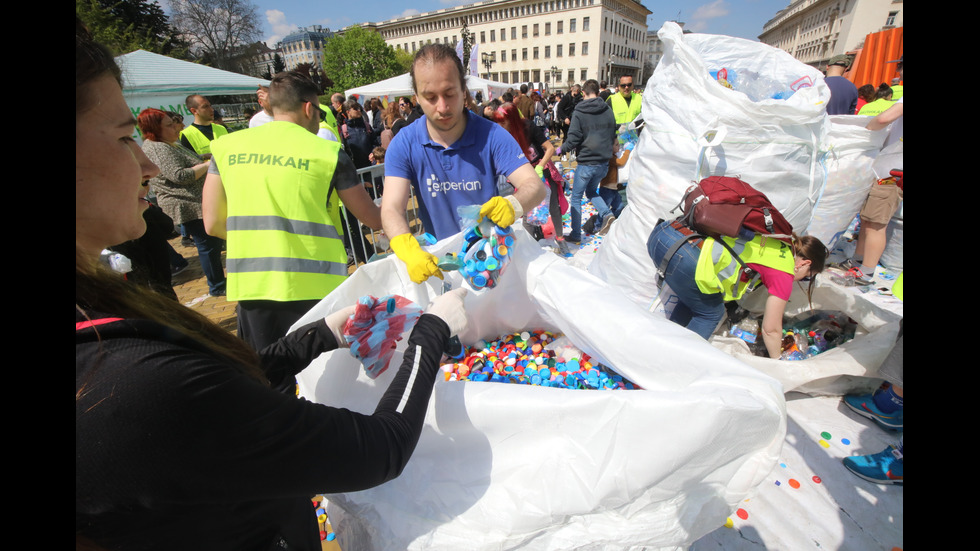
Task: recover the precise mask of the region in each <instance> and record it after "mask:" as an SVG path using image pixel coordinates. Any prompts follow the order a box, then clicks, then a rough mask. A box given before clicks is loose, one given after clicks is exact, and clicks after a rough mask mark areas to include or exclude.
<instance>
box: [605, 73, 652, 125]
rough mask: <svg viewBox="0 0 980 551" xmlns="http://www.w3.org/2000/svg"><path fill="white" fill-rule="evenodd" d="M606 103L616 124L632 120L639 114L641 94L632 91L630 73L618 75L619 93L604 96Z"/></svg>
mask: <svg viewBox="0 0 980 551" xmlns="http://www.w3.org/2000/svg"><path fill="white" fill-rule="evenodd" d="M606 103H608V104H609V107H612V110H613V115H615V116H616V124H629V123H631V122H633V119H635V118H636V117H638V116H639V115H640V111H641V108H642V104H643V98H642V96H640V94H638V93H637V92H634V91H633V77H632V76H630V75H623V76H621V77H619V93H618V94H612V95H610V96H609V97H608V98H606Z"/></svg>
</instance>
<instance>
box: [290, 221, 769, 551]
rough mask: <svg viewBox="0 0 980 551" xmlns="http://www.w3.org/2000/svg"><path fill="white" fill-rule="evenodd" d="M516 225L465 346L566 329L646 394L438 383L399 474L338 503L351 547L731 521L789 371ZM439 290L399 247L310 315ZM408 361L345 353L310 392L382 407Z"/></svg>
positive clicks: (310, 374)
mask: <svg viewBox="0 0 980 551" xmlns="http://www.w3.org/2000/svg"><path fill="white" fill-rule="evenodd" d="M515 234H516V236H517V244H516V245H515V247H514V251H513V257H512V259H511V264H510V266H509V269H508V270H507V271H506V272H505V273H504V274H503V275H502V276H501V277H500V280H499V282H498V285H497V287H496V288H494V289H489V290H479V291H471V292H470V293H469V294H468V295H467V297H466V309H467V315H468V317H469V319H470V327H469V329H468V330H467V331H466V333H465V334H462V335H460V338H461V340H462V342H463V343H464V344H467V343H472V342H475V341H476V340H478V339H479V338H484V337H485V338H491V337H497V336H500V335H503V334H507V333H510V332H513V331H516V330H524V329H528V328H543V329H549V330H552V331H559V332H562V333H564V334H565V335H566V336H567V337H568V338H569V340H570V341H571V342H572V343H573V344H574V345H575V346H576V347H578V348H579V349H581V350H583V351H585V352H587V353H588V354H590V355H591V356H593V357H594V358H596V359H597V360H598V361H600V362H602V363H603V364H605V365H609V366H612V367H613V368H615V369H616V370H617V371H618V372H619V373H621V374H622V375H623V376H625V377H627V378H629V379H630V380H631V381H634V382H635V383H637V384H639V385H640V386H642V387H643V388H644V390H633V391H625V390H624V391H591V390H581V391H578V390H567V389H556V388H544V387H534V386H525V385H508V384H502V383H475V382H446V381H441V380H440V381H437V383H436V385H435V389H434V393H433V397H432V400H431V401H430V404H429V411H428V414H427V417H426V426H425V428H424V429H423V432H422V436H421V439H420V441H419V444H418V447H417V448H416V450H415V453H414V455H413V457H412V459H411V460H410V461H409V463H408V465H407V467H406V469H405V471H404V472H403V473H402V475H401V476H400V477H399V478H397V479H395V480H392V481H390V482H388V483H386V484H383V485H381V486H379V487H376V488H373V489H370V490H365V491H360V492H350V493H345V494H335V495H329V496H327V497H328V500H329V501H330V504H331V505H330V508H329V509H328V514H329V517H330V520H331V523H332V526H333V528H334V530H335V531H337V533H338V541H339V542H340V545H341V547H342V548H343V549H344V551H356V550H360V549H392V550H396V549H397V550H404V549H426V550H430V549H446V550H454V551H455V550H458V549H467V550H474V549H510V548H516V547H521V548H525V549H547V550H551V549H623V548H630V547H643V548H645V549H656V548H676V547H684V546H687V545H689V544H690V543H691V542H693V541H694V540H696V539H698V538H699V537H701V536H702V535H704V534H706V533H708V532H710V531H712V530H715V529H716V528H718V527H719V526H721V525H722V524H723V523H724V522H725V519H726V517H727V516H728V515H730V514H731V513H732V511H733V510H734V508H735V507H736V506H737V504H738V503H740V502H741V501H742V500H744V499H745V498H746V497H748V496H749V495H750V494H751V493H752V491H753V489H754V488H755V487H756V486H757V485H758V484H759V483H760V482H761V481H762V480H763V479H764V478H765V477H766V475H767V474H768V473H769V471H770V470H771V469H772V468H773V467H774V465H775V461H776V459H777V457H778V453H779V450H780V448H781V446H782V441H783V437H784V434H785V430H786V425H785V402H784V400H783V396H782V391H781V389H780V388H779V385H778V383H777V382H776V381H775V380H773V379H771V378H770V377H768V376H766V375H763V374H762V373H760V372H758V371H757V370H754V369H752V368H750V367H748V366H746V365H745V364H743V363H741V362H739V361H738V360H736V359H734V358H732V357H731V356H729V355H727V354H724V353H722V352H721V351H719V350H717V349H715V348H714V347H712V346H711V345H710V344H708V343H707V342H706V341H704V340H702V339H700V338H699V337H697V336H696V335H694V334H693V333H691V332H690V331H687V330H685V329H683V328H681V327H679V326H677V325H675V324H673V323H670V322H668V321H666V320H663V319H659V318H657V317H656V316H654V315H652V314H650V313H649V312H646V311H644V310H643V309H642V308H640V307H639V306H637V305H636V304H635V303H633V302H631V301H630V300H628V299H626V298H625V297H623V296H622V294H621V293H619V292H618V291H616V290H615V289H612V288H610V287H609V286H608V285H606V284H604V283H603V282H601V281H599V280H598V279H596V278H595V277H593V276H590V275H589V274H588V273H587V272H585V271H583V270H580V269H577V268H574V267H572V266H570V265H569V264H568V263H566V262H565V261H564V260H562V259H560V258H559V257H557V256H555V255H553V254H549V253H545V252H543V251H542V250H541V248H540V247H539V246H538V245H537V244H536V243H535V242H534V240H533V239H532V238H531V237H530V236H529V235H528V234H527V233H526V232H525V231H523V229H520V228H517V229H515ZM461 240H462V236H461V235H457V236H454V237H452V238H449V239H446V240H444V241H441V242H439V243H437V244H436V245H434V246H432V247H429V250H430V251H431V252H433V253H434V254H436V255H437V256H438V255H441V254H444V253H446V252H449V251H454V250H458V249H459V246H460V244H461ZM447 279H448V280H449V281H451V283H452V284H453V285H458V284H459V277H458V274H455V273H452V274H447ZM442 289H443V282H442V281H439V280H430V281H428V282H426V283H425V284H422V285H416V284H414V283H412V282H411V281H410V280H409V278H408V275H407V274H406V273H405V267H404V265H403V264H402V263H401V261H400V260H398V259H397V258H396V257H394V256H391V257H388V258H385V259H383V260H380V261H378V262H373V263H369V264H366V265H364V266H362V267H361V268H359V269H358V270H357V271H356V272H355V273H354V274H353V275H352V276H351V277H350V278H349V279H348V280H347V281H346V282H345V283H343V284H342V285H341V286H340V287H338V288H337V289H336V290H335V291H334V292H333V293H331V294H330V296H328V297H327V298H325V299H324V300H323V301H322V302H321V303H320V304H319V305H318V306H317V307H315V308H314V309H313V310H312V311H311V312H310V313H309V314H307V316H306V317H304V319H303V320H300V321H299V322H298V323H297V325H299V324H302V323H305V322H306V321H309V320H313V319H316V318H318V317H321V316H323V315H325V314H326V313H328V312H332V311H334V310H335V309H337V308H339V307H342V306H344V305H347V304H350V303H352V302H353V301H354V300H356V298H357V297H358V296H360V295H361V294H365V293H372V294H375V295H377V294H378V293H383V294H387V293H397V294H400V295H401V296H404V297H406V298H409V299H411V300H413V301H416V302H418V303H419V304H420V305H423V306H424V305H426V304H428V302H429V301H430V300H431V298H433V297H434V296H436V295H438V294H439V293H441V292H442ZM404 342H405V341H404V340H403V341H402V342H401V343H399V349H398V350H396V352H395V355H394V358H393V360H392V361H393V363H394V364H395V365H397V362H399V361H400V359H401V356H402V354H403V351H404ZM396 371H397V369H394V368H392V369H389V370H388V371H387V372H385V373H384V374H382V375H381V376H380V377H379V378H378V379H376V380H371V379H369V378H368V377H366V376H365V375H364V374H363V370H361V369H360V367H359V366H358V365H357V364H356V362H354V361H353V360H352V359H351V358H350V357H349V354H346V351H339V352H332V353H329V354H325V355H323V356H322V357H321V358H319V359H318V360H317V361H315V362H314V363H313V364H312V365H311V366H310V367H308V368H307V369H306V370H305V371H303V372H302V373H301V374H300V376H299V384H300V391H301V394H302V395H303V396H304V397H307V398H309V399H311V400H313V401H316V402H321V403H328V404H331V405H334V406H338V407H345V408H348V409H351V410H355V411H360V412H365V413H370V412H372V411H373V410H374V408H375V406H376V404H377V401H378V399H379V398H380V396H381V395H382V393H383V391H384V389H385V388H387V385H388V383H389V382H390V380H391V378H392V377H393V376H394V373H395V372H396ZM323 468H324V469H329V468H330V465H329V464H324V465H323Z"/></svg>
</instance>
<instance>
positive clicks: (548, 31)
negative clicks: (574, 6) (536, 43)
mask: <svg viewBox="0 0 980 551" xmlns="http://www.w3.org/2000/svg"><path fill="white" fill-rule="evenodd" d="M544 35H545V36H551V22H548V23H545V24H544Z"/></svg>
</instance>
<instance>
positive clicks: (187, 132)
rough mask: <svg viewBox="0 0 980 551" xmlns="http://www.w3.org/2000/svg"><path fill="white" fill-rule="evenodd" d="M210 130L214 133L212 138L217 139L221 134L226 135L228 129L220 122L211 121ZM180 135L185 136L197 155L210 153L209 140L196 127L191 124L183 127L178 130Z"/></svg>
mask: <svg viewBox="0 0 980 551" xmlns="http://www.w3.org/2000/svg"><path fill="white" fill-rule="evenodd" d="M211 132H212V133H213V134H214V139H215V140H217V139H218V138H220V137H222V136H227V135H228V129H227V128H225V127H224V126H221V125H220V124H214V123H211ZM180 135H181V137H184V138H187V141H189V142H191V147H193V148H194V151H197V154H198V155H207V154H208V153H211V142H212V141H213V140H209V139H208V137H207V136H205V135H204V133H203V132H201V131H200V130H199V129H197V128H196V127H195V126H194V125H193V124H191V125H189V126H186V127H184V129H183V130H181V131H180Z"/></svg>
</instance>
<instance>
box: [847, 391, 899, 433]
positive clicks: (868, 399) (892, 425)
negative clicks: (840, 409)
mask: <svg viewBox="0 0 980 551" xmlns="http://www.w3.org/2000/svg"><path fill="white" fill-rule="evenodd" d="M844 405H846V406H847V407H849V408H851V410H852V411H854V413H857V414H858V415H860V416H861V417H866V418H868V419H871V420H872V421H874V422H875V423H878V426H880V427H881V428H883V429H885V430H903V429H904V428H905V416H904V413H903V412H904V411H905V410H904V408H902V409H899V410H898V411H896V412H893V413H885V412H883V411H881V410H880V409H878V406H876V405H875V401H874V396H873V395H872V394H865V395H863V396H844Z"/></svg>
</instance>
